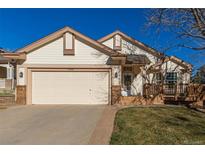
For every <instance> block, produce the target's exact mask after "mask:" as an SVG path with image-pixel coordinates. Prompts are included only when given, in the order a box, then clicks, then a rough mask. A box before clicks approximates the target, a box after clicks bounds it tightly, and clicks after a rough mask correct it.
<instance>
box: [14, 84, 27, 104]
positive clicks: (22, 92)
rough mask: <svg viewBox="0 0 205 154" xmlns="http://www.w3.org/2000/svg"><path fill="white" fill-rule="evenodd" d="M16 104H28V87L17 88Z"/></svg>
mask: <svg viewBox="0 0 205 154" xmlns="http://www.w3.org/2000/svg"><path fill="white" fill-rule="evenodd" d="M16 104H26V86H20V85H18V86H16Z"/></svg>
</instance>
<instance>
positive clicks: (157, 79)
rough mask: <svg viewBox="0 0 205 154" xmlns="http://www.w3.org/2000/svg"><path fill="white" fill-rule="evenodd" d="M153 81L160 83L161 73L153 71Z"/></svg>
mask: <svg viewBox="0 0 205 154" xmlns="http://www.w3.org/2000/svg"><path fill="white" fill-rule="evenodd" d="M155 81H156V83H157V84H160V83H161V82H162V73H160V72H158V73H155Z"/></svg>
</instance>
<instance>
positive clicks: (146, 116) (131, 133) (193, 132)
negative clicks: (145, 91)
mask: <svg viewBox="0 0 205 154" xmlns="http://www.w3.org/2000/svg"><path fill="white" fill-rule="evenodd" d="M110 144H126V145H132V144H154V145H155V144H157V145H158V144H160V145H161V144H205V114H204V113H200V112H197V111H194V110H191V109H188V108H185V107H142V108H139V107H131V108H125V109H122V110H120V111H118V112H117V114H116V118H115V124H114V130H113V133H112V137H111V141H110Z"/></svg>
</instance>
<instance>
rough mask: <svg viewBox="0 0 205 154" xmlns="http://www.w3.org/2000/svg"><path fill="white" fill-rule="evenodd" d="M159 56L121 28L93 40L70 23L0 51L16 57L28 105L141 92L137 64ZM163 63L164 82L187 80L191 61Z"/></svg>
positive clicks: (91, 101)
mask: <svg viewBox="0 0 205 154" xmlns="http://www.w3.org/2000/svg"><path fill="white" fill-rule="evenodd" d="M160 55H161V54H160V53H159V52H157V51H155V50H154V49H151V48H149V47H147V46H146V45H144V44H143V43H141V42H138V41H136V40H134V39H132V38H130V37H128V36H127V35H125V34H123V33H122V32H119V31H116V32H114V33H112V34H110V35H108V36H105V37H103V38H102V39H100V40H98V41H96V40H93V39H91V38H89V37H87V36H85V35H83V34H81V33H79V32H77V31H75V30H73V29H71V28H69V27H65V28H63V29H60V30H58V31H56V32H54V33H52V34H50V35H48V36H46V37H44V38H42V39H40V40H38V41H36V42H34V43H32V44H30V45H28V46H26V47H24V48H21V49H19V50H17V52H16V53H13V54H3V56H4V57H5V58H10V59H16V60H17V85H18V86H25V87H26V103H27V104H111V102H112V103H115V101H116V96H117V95H118V94H120V93H121V91H124V92H126V95H143V85H144V84H145V83H146V81H145V80H144V79H143V77H142V72H141V69H140V67H142V66H146V65H150V64H152V63H156V62H157V61H158V59H159V57H160ZM165 67H166V70H168V72H167V73H166V74H167V75H166V76H167V77H166V78H167V79H166V82H170V83H172V82H173V83H175V82H177V83H179V82H180V83H189V82H190V73H189V72H188V71H185V70H189V71H190V69H191V65H190V64H187V63H185V62H183V61H182V60H180V59H178V58H176V57H168V60H167V61H166V63H165V64H164V65H163V68H165ZM178 76H180V78H179V77H178ZM17 97H18V96H17Z"/></svg>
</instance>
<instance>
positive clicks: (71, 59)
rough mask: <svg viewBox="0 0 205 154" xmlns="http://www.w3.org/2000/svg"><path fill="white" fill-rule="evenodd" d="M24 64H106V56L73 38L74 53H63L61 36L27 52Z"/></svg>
mask: <svg viewBox="0 0 205 154" xmlns="http://www.w3.org/2000/svg"><path fill="white" fill-rule="evenodd" d="M26 58H27V59H26V61H25V62H24V64H106V62H107V59H108V56H107V55H105V54H103V53H102V52H100V51H98V50H96V49H94V48H92V47H90V46H88V45H86V44H84V43H82V42H81V41H79V40H77V39H75V55H74V56H72V55H70V56H68V55H67V56H64V55H63V37H61V38H59V39H57V40H55V41H53V42H51V43H49V44H47V45H45V46H43V47H41V48H39V49H36V50H35V51H33V52H31V53H29V54H28V55H27V57H26Z"/></svg>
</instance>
